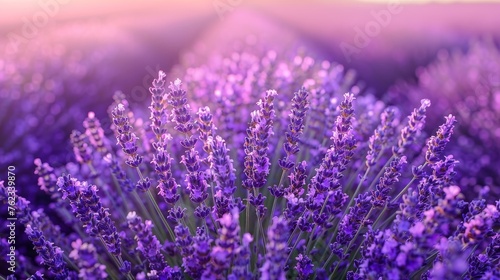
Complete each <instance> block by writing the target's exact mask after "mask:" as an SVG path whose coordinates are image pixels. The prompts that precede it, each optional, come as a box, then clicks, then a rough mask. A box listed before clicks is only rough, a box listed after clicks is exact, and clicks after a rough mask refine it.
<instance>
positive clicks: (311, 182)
mask: <svg viewBox="0 0 500 280" xmlns="http://www.w3.org/2000/svg"><path fill="white" fill-rule="evenodd" d="M288 57H289V55H288V54H284V55H283V57H281V56H280V55H278V54H277V53H276V52H263V53H257V52H241V53H237V52H235V53H232V54H231V55H230V56H228V57H223V58H217V59H214V61H213V62H209V63H206V64H203V65H201V66H200V67H181V68H180V69H176V70H174V73H176V75H179V74H178V73H179V72H182V71H184V72H185V75H186V77H185V79H184V80H185V82H186V87H187V89H188V90H187V91H186V90H185V88H184V86H183V85H182V83H181V81H180V80H176V81H174V82H172V83H171V84H170V87H169V89H167V88H166V84H165V83H166V75H165V74H164V73H163V72H160V73H159V76H158V78H157V79H155V80H154V82H153V86H152V87H151V88H150V92H151V96H152V99H151V105H150V107H149V111H148V112H146V111H141V108H138V110H133V109H134V108H131V107H132V105H131V104H130V103H129V102H128V101H127V99H126V97H125V96H123V95H121V94H119V93H118V94H116V95H115V104H113V105H112V106H111V107H110V110H109V115H110V118H111V119H112V121H113V125H112V127H111V128H110V129H111V130H112V131H113V133H114V134H115V137H116V140H115V139H106V138H105V137H104V134H105V133H104V130H107V129H108V128H107V127H101V125H100V122H99V120H98V119H97V117H96V116H95V114H93V113H89V115H88V118H87V119H86V120H85V122H84V127H85V132H84V133H82V132H78V131H74V132H73V133H72V134H71V142H72V144H73V146H74V153H75V157H76V160H77V164H71V165H68V166H67V167H66V168H64V169H60V170H59V169H54V168H52V167H50V165H49V164H48V163H42V161H41V160H36V161H35V164H36V165H37V168H36V173H37V174H38V176H39V178H40V179H39V185H40V187H41V189H42V190H43V191H45V192H47V193H49V194H50V195H51V197H52V199H53V203H52V204H51V206H50V208H52V209H53V211H56V212H57V213H58V214H59V218H61V219H62V221H63V224H60V225H59V226H58V225H56V224H54V222H53V221H51V219H50V218H49V217H48V216H47V215H46V214H45V213H44V210H43V209H35V208H33V209H32V208H31V206H30V205H29V202H28V201H27V200H25V199H23V198H22V197H18V200H17V204H16V210H17V215H18V217H19V220H20V221H21V222H22V223H23V224H24V225H25V228H26V234H27V236H28V237H29V239H30V240H31V241H32V242H33V244H34V246H35V250H36V251H37V253H38V255H39V257H38V259H37V260H35V262H30V261H29V258H28V257H26V258H25V260H23V262H22V263H20V264H19V265H18V271H17V273H16V275H17V277H19V278H23V277H25V275H32V276H31V278H32V279H40V278H41V277H42V276H41V275H42V274H43V277H45V278H47V277H48V278H57V279H67V278H78V277H79V278H81V279H102V278H106V277H110V278H113V279H115V278H123V279H125V278H127V279H134V278H136V279H158V278H160V279H182V278H186V277H190V278H193V279H200V278H201V279H225V278H229V279H254V278H261V279H284V278H286V277H289V278H298V279H311V278H314V279H316V278H317V279H326V278H331V279H340V278H345V277H347V278H350V279H378V278H379V277H383V278H388V279H389V278H390V279H406V278H409V277H412V278H413V277H421V278H424V279H428V278H429V279H443V278H453V279H455V278H466V279H480V278H483V279H494V277H497V278H498V277H499V273H500V272H499V271H498V260H499V249H500V247H499V246H500V244H499V237H500V236H499V235H498V233H495V229H497V228H498V226H499V223H500V220H499V210H500V209H499V207H500V204H499V203H498V202H497V203H496V204H487V203H486V201H485V200H484V199H482V197H478V198H477V199H473V200H465V198H464V196H463V195H462V194H461V190H460V188H459V187H458V186H456V185H455V181H454V176H455V171H454V170H455V167H456V165H457V164H459V163H458V162H457V160H455V158H454V157H453V156H451V155H446V154H445V153H444V150H445V146H446V145H447V144H448V142H449V141H450V138H451V136H452V133H453V129H454V126H455V117H454V116H451V115H450V116H447V117H446V118H445V119H444V120H443V122H444V123H443V124H442V125H441V126H440V127H439V128H438V129H437V131H436V132H435V135H433V136H431V137H426V135H425V134H424V133H423V132H422V131H423V129H424V125H425V120H426V112H427V111H428V109H429V107H430V102H429V100H422V101H421V104H420V106H419V107H418V108H416V109H415V110H414V111H413V112H412V113H411V114H410V116H409V118H408V120H405V119H404V118H403V114H402V112H400V111H399V109H398V108H395V107H387V106H385V105H384V104H383V103H382V102H377V101H376V100H375V99H374V98H373V97H371V96H370V95H368V94H364V93H362V90H361V87H360V86H359V85H353V77H352V74H350V73H347V74H345V73H344V71H343V68H342V66H340V65H335V64H331V63H328V62H321V63H318V62H316V61H315V60H314V59H313V58H311V57H308V56H305V55H294V56H292V59H286V58H288ZM267 89H275V90H267ZM345 92H351V93H346V94H344V93H345ZM213 93H215V94H213ZM292 93H293V96H292ZM188 99H189V100H190V102H188ZM258 99H260V101H259V102H258V103H257V106H255V105H253V104H255V100H258ZM190 105H191V106H190ZM195 112H196V113H195ZM146 113H147V114H148V115H149V119H148V120H146V119H145V118H144V117H145V114H146ZM146 118H147V117H146ZM426 138H428V139H427V140H426ZM115 143H116V145H115ZM2 190H5V188H2ZM5 195H6V194H5V193H4V192H2V195H1V197H0V198H1V199H2V200H4V196H5ZM480 195H484V193H483V194H480ZM68 227H69V228H71V229H69V230H67V229H66V228H68ZM38 262H40V263H42V264H44V266H39V265H38V264H37V263H38Z"/></svg>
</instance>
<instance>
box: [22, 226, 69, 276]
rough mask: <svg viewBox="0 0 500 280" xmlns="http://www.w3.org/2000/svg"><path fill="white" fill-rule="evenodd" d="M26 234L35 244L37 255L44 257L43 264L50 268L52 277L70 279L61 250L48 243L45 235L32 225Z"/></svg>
mask: <svg viewBox="0 0 500 280" xmlns="http://www.w3.org/2000/svg"><path fill="white" fill-rule="evenodd" d="M26 234H27V235H28V238H29V239H30V240H31V241H32V242H33V245H34V246H35V250H36V251H37V253H38V254H39V255H40V256H41V257H42V263H43V264H44V265H46V266H48V267H49V271H50V273H51V275H52V277H54V278H55V279H61V280H62V279H68V277H69V272H68V269H67V267H66V262H65V261H64V258H63V252H62V250H61V248H59V247H57V246H54V244H52V243H51V242H48V241H47V240H46V239H45V236H44V235H43V233H42V232H41V231H40V230H39V229H38V228H36V227H32V226H31V225H27V226H26Z"/></svg>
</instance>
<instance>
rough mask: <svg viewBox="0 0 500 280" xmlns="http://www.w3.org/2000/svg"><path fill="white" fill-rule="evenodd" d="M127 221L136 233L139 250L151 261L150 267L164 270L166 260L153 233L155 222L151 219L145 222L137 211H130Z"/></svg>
mask: <svg viewBox="0 0 500 280" xmlns="http://www.w3.org/2000/svg"><path fill="white" fill-rule="evenodd" d="M127 221H128V226H129V228H130V229H131V230H132V231H133V232H134V233H135V234H136V236H135V240H136V241H137V250H138V251H139V252H141V253H142V255H143V256H144V258H145V259H146V260H147V261H148V262H149V268H151V269H152V270H156V271H163V269H165V267H166V262H165V259H164V257H163V255H162V254H161V251H160V249H161V245H160V242H159V241H158V239H157V238H156V236H154V235H153V232H152V229H153V223H151V221H149V220H146V221H145V222H144V223H143V222H142V218H141V217H139V216H137V214H136V213H135V212H130V213H128V215H127Z"/></svg>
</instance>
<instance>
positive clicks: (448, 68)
mask: <svg viewBox="0 0 500 280" xmlns="http://www.w3.org/2000/svg"><path fill="white" fill-rule="evenodd" d="M499 75H500V52H499V49H498V47H497V46H496V45H495V43H494V42H493V41H489V40H480V41H473V42H471V44H470V46H469V48H468V50H467V51H466V52H463V51H459V50H455V51H446V50H443V51H441V52H440V53H439V54H438V56H437V58H436V60H435V61H434V62H433V63H431V64H430V65H428V66H426V67H425V68H422V69H419V70H418V71H417V77H418V84H417V85H411V84H399V85H397V86H395V87H394V88H393V89H392V91H393V92H394V93H395V94H394V96H393V97H394V99H395V101H396V102H398V103H399V104H401V103H406V104H411V103H413V102H415V101H416V99H417V98H429V99H430V100H431V101H432V102H433V104H436V107H437V108H436V110H433V111H431V112H430V113H429V116H428V117H429V120H430V121H436V120H438V119H439V118H440V117H441V116H440V113H439V112H442V111H447V112H452V113H453V114H456V115H457V117H459V118H460V120H461V121H460V123H459V125H458V127H457V128H458V132H459V133H458V137H457V141H454V143H452V146H451V147H450V148H451V151H453V152H454V153H455V154H456V155H457V156H458V158H459V160H460V161H461V162H462V164H460V165H459V166H458V170H460V173H459V177H460V178H459V179H460V180H461V185H464V186H471V187H474V186H476V185H481V184H487V185H488V186H489V187H490V191H491V192H494V193H495V196H498V195H500V193H499V189H498V186H500V177H499V176H498V170H497V166H498V165H499V164H500V162H499V161H498V158H499V156H500V150H499V149H498V139H499V138H500V129H499V128H498V127H499V125H500V114H499V110H500V91H499V89H500V78H499V77H500V76H499ZM464 150H467V153H464V152H462V151H464Z"/></svg>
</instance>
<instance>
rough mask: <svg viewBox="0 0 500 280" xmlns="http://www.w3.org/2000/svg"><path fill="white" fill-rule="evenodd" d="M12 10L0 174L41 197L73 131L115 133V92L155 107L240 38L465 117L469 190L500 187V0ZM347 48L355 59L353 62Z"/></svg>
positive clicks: (391, 98)
mask: <svg viewBox="0 0 500 280" xmlns="http://www.w3.org/2000/svg"><path fill="white" fill-rule="evenodd" d="M0 7H1V8H0V50H1V52H0V125H1V126H0V166H1V167H2V168H3V169H4V170H6V168H7V166H8V165H14V166H16V168H17V170H18V179H17V180H18V181H19V182H20V184H21V185H20V187H19V188H18V189H19V192H20V194H21V195H23V196H27V197H33V195H32V194H33V193H34V192H35V190H38V186H37V183H36V180H37V178H36V176H35V175H34V174H33V170H34V167H35V166H34V164H33V161H34V159H35V158H41V159H42V160H43V161H44V162H49V163H50V164H51V165H53V166H55V167H58V166H62V165H64V164H65V163H66V162H68V161H72V160H73V154H72V147H71V145H70V143H69V134H70V133H71V130H72V129H74V128H77V129H82V128H83V126H82V121H83V120H84V118H85V117H86V116H87V113H88V112H89V111H94V112H95V113H96V115H97V117H99V118H100V119H101V120H103V126H106V125H109V119H108V118H107V113H106V110H107V108H108V106H109V105H110V104H111V102H112V96H113V93H114V92H115V91H117V90H120V91H122V92H123V93H124V94H125V96H127V98H128V99H129V101H130V102H131V103H132V106H134V104H136V105H140V106H138V107H144V108H145V107H146V106H147V104H148V103H149V93H148V91H147V88H148V87H149V84H150V83H151V81H152V79H153V77H154V75H155V74H156V72H157V71H158V70H159V69H163V70H165V71H166V72H170V70H172V68H173V67H174V66H175V65H177V64H178V63H180V62H182V61H186V59H187V58H189V54H190V53H191V52H195V53H197V54H201V56H203V55H205V57H206V58H207V57H209V56H210V55H211V54H213V53H216V52H218V51H221V50H225V49H227V48H231V47H234V46H235V45H237V44H238V43H241V40H259V42H262V44H263V45H265V46H269V47H272V48H274V49H276V50H278V51H280V50H285V49H287V48H290V47H291V46H293V47H297V48H298V47H303V48H305V49H307V51H308V52H311V53H312V54H314V56H317V57H320V58H322V59H326V60H330V61H336V62H338V63H341V64H343V65H344V66H345V68H347V69H352V70H354V71H356V73H357V79H359V80H360V81H362V82H363V85H364V86H365V88H366V89H367V92H370V93H373V94H374V95H375V96H377V97H378V98H380V99H382V100H384V101H386V102H387V103H390V104H391V103H392V104H397V105H401V106H402V107H403V108H408V109H407V111H408V110H409V109H410V108H412V107H413V106H414V105H416V104H418V100H419V99H421V98H424V97H426V98H430V99H431V100H432V101H433V103H434V104H435V108H437V109H436V110H434V113H431V114H430V115H429V120H430V121H431V122H433V125H431V126H430V127H436V126H437V125H438V124H439V123H441V121H442V116H443V115H445V114H448V113H455V114H458V115H459V130H460V131H461V133H460V134H459V135H460V136H457V137H456V139H454V141H455V145H454V146H453V147H452V148H451V149H455V150H458V151H462V152H460V155H462V158H459V160H460V161H462V162H463V164H462V168H461V170H462V172H463V174H466V176H463V178H462V180H463V181H462V182H461V183H462V184H466V185H467V186H470V187H471V188H474V187H475V186H477V185H490V186H491V188H495V186H496V185H500V182H499V180H498V175H497V173H498V168H497V167H496V166H498V165H497V164H498V162H499V161H498V156H499V155H500V153H498V150H500V149H499V147H498V145H497V143H498V140H500V132H499V129H498V124H499V123H500V121H499V120H500V117H499V116H500V113H499V111H500V97H499V96H500V90H499V84H500V82H499V81H500V78H499V75H500V67H499V65H500V57H499V55H498V46H499V45H500V28H498V27H499V26H500V17H499V16H498V15H499V14H500V4H499V3H498V1H472V0H470V1H404V0H401V1H381V0H380V1H378V0H377V1H375V0H374V1H354V0H346V1H327V0H323V1H319V0H313V1H295V0H291V1H252V0H204V1H167V0H162V1H151V0H150V1H133V0H121V1H118V0H108V1H97V0H91V1H79V0H64V1H63V0H60V1H57V0H40V1H29V0H1V1H0ZM391 7H392V8H391ZM391 9H392V10H391ZM394 11H397V12H394ZM387 15H389V16H387ZM384 16H385V17H384ZM379 17H382V20H380V18H379ZM377 19H378V20H379V22H378V28H377V27H376V26H375V27H374V26H373V24H374V22H376V23H377ZM370 25H372V26H371V27H370ZM367 28H368V30H370V28H372V29H371V32H372V35H373V36H367V35H366V30H367ZM360 31H361V33H363V34H365V35H360ZM368 32H369V31H368ZM363 36H364V37H365V40H363V39H362V38H361V37H363ZM360 42H362V43H360ZM346 46H349V47H351V49H350V50H351V51H352V50H354V51H355V52H354V53H351V55H346ZM352 47H355V49H353V48H352ZM187 61H189V60H188V59H187ZM175 78H177V77H168V78H167V79H169V80H174V79H175ZM180 78H183V77H180ZM107 120H108V121H107ZM464 151H466V152H464ZM478 174H479V176H478ZM2 177H3V175H2ZM30 194H31V195H30ZM44 199H45V198H44V197H43V196H40V197H39V196H36V197H34V198H32V200H33V201H37V200H44Z"/></svg>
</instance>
